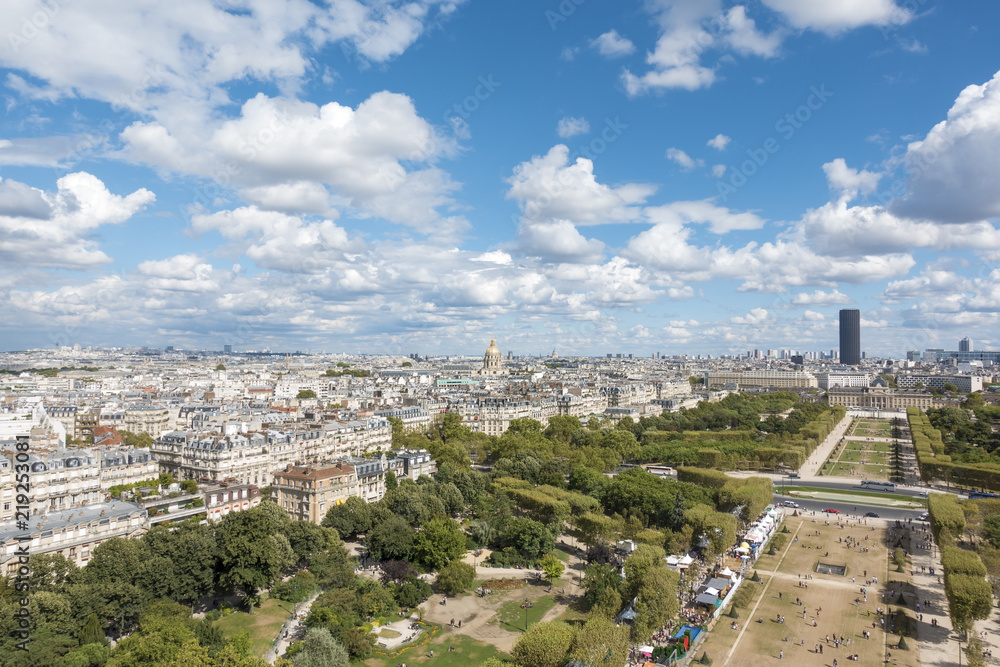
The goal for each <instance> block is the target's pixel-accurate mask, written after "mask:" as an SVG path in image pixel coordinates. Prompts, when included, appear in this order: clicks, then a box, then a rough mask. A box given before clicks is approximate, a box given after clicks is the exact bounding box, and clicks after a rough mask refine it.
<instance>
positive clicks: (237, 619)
mask: <svg viewBox="0 0 1000 667" xmlns="http://www.w3.org/2000/svg"><path fill="white" fill-rule="evenodd" d="M294 606H295V605H293V604H292V603H291V602H284V601H282V600H278V599H275V598H271V599H268V600H265V601H264V604H262V605H261V606H260V607H259V608H257V609H255V610H254V613H253V615H252V616H251V615H250V614H247V613H244V612H241V611H237V612H233V613H232V614H229V615H228V616H223V617H222V618H220V619H219V620H217V621H216V622H215V627H217V628H219V630H220V631H221V632H222V636H223V637H224V638H227V639H228V638H229V637H231V636H232V635H235V634H237V633H239V632H242V631H244V630H245V631H247V632H249V633H250V639H251V642H252V643H251V649H252V650H253V652H254V655H257V656H260V657H264V654H265V653H266V652H267V649H269V648H271V644H273V643H274V640H275V639H276V638H277V636H278V632H279V631H280V630H281V626H282V625H284V624H285V621H287V620H288V617H289V614H290V612H291V610H292V608H293V607H294Z"/></svg>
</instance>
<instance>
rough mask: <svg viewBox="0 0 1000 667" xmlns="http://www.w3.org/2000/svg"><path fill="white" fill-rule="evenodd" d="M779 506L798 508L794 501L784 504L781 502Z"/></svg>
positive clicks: (787, 501)
mask: <svg viewBox="0 0 1000 667" xmlns="http://www.w3.org/2000/svg"><path fill="white" fill-rule="evenodd" d="M781 504H782V505H784V506H785V507H798V506H799V504H798V503H797V502H795V501H794V500H786V501H785V502H783V503H781Z"/></svg>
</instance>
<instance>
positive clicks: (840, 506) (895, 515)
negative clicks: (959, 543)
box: [774, 493, 921, 521]
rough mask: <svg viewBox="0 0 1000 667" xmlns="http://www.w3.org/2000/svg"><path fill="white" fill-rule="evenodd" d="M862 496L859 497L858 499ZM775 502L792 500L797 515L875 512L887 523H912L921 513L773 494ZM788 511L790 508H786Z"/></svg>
mask: <svg viewBox="0 0 1000 667" xmlns="http://www.w3.org/2000/svg"><path fill="white" fill-rule="evenodd" d="M862 497H863V496H859V499H860V498H862ZM774 500H775V502H781V501H785V500H794V501H795V502H796V503H798V505H799V507H798V510H799V514H802V513H803V511H806V512H816V514H817V515H819V514H822V513H823V510H824V509H826V508H828V507H829V508H830V509H835V510H840V512H841V514H842V515H852V514H853V515H855V516H858V515H861V514H864V513H865V512H875V513H876V514H878V515H879V518H882V519H886V520H888V521H896V520H899V521H903V520H906V519H909V518H912V519H913V520H914V521H915V520H916V518H917V515H919V514H920V513H921V510H907V509H896V508H892V507H885V506H883V505H869V504H865V503H864V501H862V502H843V501H839V500H810V499H808V498H800V497H798V496H796V497H794V498H793V497H791V496H782V495H780V494H778V493H775V494H774ZM786 510H789V511H790V508H786Z"/></svg>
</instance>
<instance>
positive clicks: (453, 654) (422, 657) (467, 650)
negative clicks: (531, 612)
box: [361, 629, 507, 667]
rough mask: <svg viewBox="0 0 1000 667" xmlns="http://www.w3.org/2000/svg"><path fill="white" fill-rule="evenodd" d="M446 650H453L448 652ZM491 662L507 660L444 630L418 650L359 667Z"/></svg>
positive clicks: (457, 666)
mask: <svg viewBox="0 0 1000 667" xmlns="http://www.w3.org/2000/svg"><path fill="white" fill-rule="evenodd" d="M449 647H451V648H454V649H455V650H454V651H449V650H448V648H449ZM432 650H433V651H434V657H433V658H432V657H431V651H432ZM490 658H501V659H504V658H507V655H506V654H504V653H501V652H500V651H498V650H497V649H496V648H495V647H493V646H490V645H489V644H484V643H483V642H479V641H476V640H475V639H472V638H471V637H468V636H466V635H460V634H458V633H457V632H454V633H452V632H448V631H447V629H446V631H445V632H444V633H442V634H441V635H439V636H437V637H435V638H434V639H433V640H431V641H430V642H429V643H428V644H426V645H424V646H421V647H420V648H415V649H411V650H409V651H404V652H403V653H401V654H399V655H398V656H395V657H381V656H380V657H375V658H369V659H368V660H365V661H364V662H362V663H361V664H364V665H368V667H396V665H398V664H400V663H403V662H405V663H406V664H407V665H422V664H424V663H428V662H429V663H431V664H433V665H434V667H475V665H479V664H480V663H482V662H484V661H486V660H488V659H490Z"/></svg>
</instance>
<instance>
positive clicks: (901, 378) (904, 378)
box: [896, 373, 983, 393]
mask: <svg viewBox="0 0 1000 667" xmlns="http://www.w3.org/2000/svg"><path fill="white" fill-rule="evenodd" d="M946 384H953V385H955V386H956V387H957V388H958V390H959V391H961V392H965V393H969V392H971V391H982V390H983V378H982V376H980V375H928V374H920V375H917V374H916V373H914V374H912V375H902V374H901V375H898V376H896V386H897V387H899V388H900V389H913V388H916V387H919V386H921V385H923V386H924V387H933V388H934V389H944V386H945V385H946Z"/></svg>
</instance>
